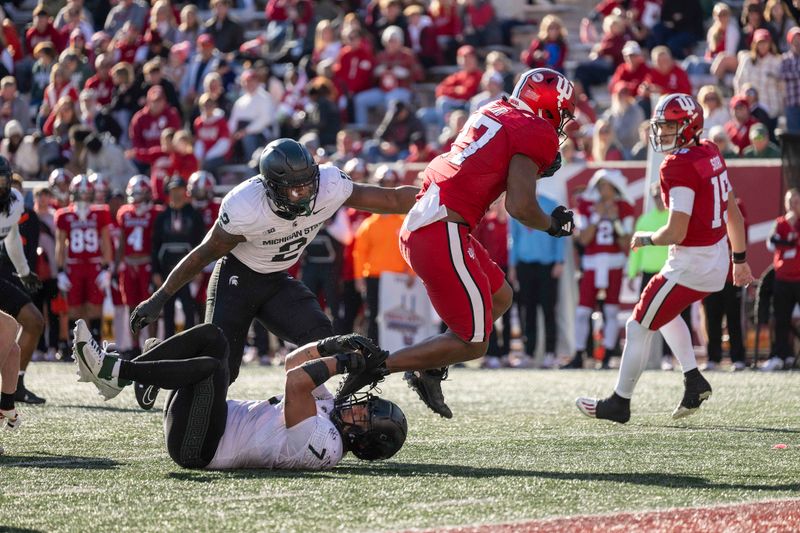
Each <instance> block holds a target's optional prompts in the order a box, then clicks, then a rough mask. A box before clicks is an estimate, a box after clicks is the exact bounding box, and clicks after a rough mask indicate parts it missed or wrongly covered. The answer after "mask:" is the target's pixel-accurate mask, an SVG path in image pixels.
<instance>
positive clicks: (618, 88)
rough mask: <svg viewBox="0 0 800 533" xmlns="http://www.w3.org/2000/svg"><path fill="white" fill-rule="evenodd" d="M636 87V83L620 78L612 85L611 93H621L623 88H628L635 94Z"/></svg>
mask: <svg viewBox="0 0 800 533" xmlns="http://www.w3.org/2000/svg"><path fill="white" fill-rule="evenodd" d="M635 88H636V85H635V84H633V83H629V82H627V81H622V80H620V81H618V82H617V83H615V84H614V85H613V86H612V87H611V94H619V93H621V92H622V91H623V90H627V91H628V92H629V93H631V94H635V93H636V91H635Z"/></svg>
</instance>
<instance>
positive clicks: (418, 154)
mask: <svg viewBox="0 0 800 533" xmlns="http://www.w3.org/2000/svg"><path fill="white" fill-rule="evenodd" d="M437 155H438V152H437V151H436V150H434V149H433V147H432V146H431V145H430V144H428V143H427V142H426V141H425V134H424V133H423V132H421V131H415V132H414V133H412V134H411V137H410V142H409V145H408V157H406V162H407V163H428V162H430V161H433V158H434V157H436V156H437Z"/></svg>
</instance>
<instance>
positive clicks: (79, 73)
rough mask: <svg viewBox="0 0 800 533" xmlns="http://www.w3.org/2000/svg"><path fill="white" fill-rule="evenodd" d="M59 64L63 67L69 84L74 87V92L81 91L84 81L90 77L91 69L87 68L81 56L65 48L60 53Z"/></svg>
mask: <svg viewBox="0 0 800 533" xmlns="http://www.w3.org/2000/svg"><path fill="white" fill-rule="evenodd" d="M59 63H60V64H61V65H63V67H64V70H65V71H66V75H67V77H68V78H69V81H70V84H71V85H72V86H73V87H75V90H77V91H81V90H83V87H84V85H85V84H86V80H88V79H89V78H90V77H91V75H92V69H91V67H89V65H88V64H87V63H85V62H84V60H83V59H82V58H81V56H79V55H78V54H77V53H75V52H74V51H73V50H72V49H71V48H67V49H66V50H64V51H63V52H61V56H59Z"/></svg>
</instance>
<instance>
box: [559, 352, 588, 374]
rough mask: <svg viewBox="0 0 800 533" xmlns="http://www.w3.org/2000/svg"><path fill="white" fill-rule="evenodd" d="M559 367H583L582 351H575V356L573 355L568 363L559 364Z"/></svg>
mask: <svg viewBox="0 0 800 533" xmlns="http://www.w3.org/2000/svg"><path fill="white" fill-rule="evenodd" d="M559 368H561V369H562V370H571V369H580V368H583V352H575V357H573V358H572V360H571V361H570V362H569V363H567V364H565V365H561V366H560V367H559Z"/></svg>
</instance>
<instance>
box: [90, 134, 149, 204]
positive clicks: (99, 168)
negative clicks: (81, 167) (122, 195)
mask: <svg viewBox="0 0 800 533" xmlns="http://www.w3.org/2000/svg"><path fill="white" fill-rule="evenodd" d="M85 146H86V168H91V169H92V170H94V171H95V172H97V173H99V174H102V175H103V176H106V177H107V178H108V180H109V181H110V182H111V188H112V189H120V190H122V189H124V188H125V186H126V185H127V183H128V180H129V179H130V177H131V176H133V175H134V174H136V173H137V171H136V167H135V166H134V164H133V163H132V162H131V161H130V160H128V159H127V158H126V157H125V152H124V150H123V149H122V148H121V147H120V146H119V144H118V143H117V142H115V140H114V138H113V137H112V136H111V135H109V134H107V133H105V134H104V133H97V132H93V133H91V134H90V135H89V136H88V137H87V138H86V141H85Z"/></svg>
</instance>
